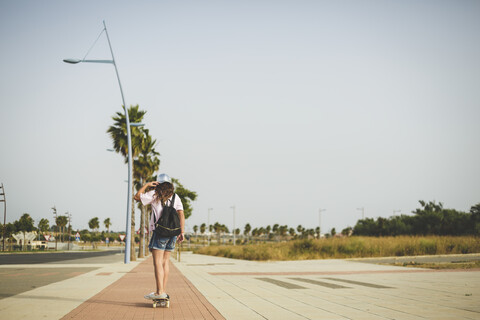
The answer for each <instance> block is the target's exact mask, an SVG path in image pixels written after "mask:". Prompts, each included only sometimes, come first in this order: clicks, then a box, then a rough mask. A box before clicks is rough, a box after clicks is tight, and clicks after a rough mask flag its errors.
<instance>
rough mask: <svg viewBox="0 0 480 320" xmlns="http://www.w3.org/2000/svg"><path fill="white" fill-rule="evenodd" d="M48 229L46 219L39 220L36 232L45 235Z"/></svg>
mask: <svg viewBox="0 0 480 320" xmlns="http://www.w3.org/2000/svg"><path fill="white" fill-rule="evenodd" d="M49 228H50V225H49V221H48V219H43V218H42V219H40V221H39V222H38V230H39V231H40V232H41V233H42V234H45V233H46V232H48V229H49Z"/></svg>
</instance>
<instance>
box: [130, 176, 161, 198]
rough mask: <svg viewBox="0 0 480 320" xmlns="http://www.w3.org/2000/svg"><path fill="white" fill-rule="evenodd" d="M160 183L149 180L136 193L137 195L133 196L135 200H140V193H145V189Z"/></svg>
mask: <svg viewBox="0 0 480 320" xmlns="http://www.w3.org/2000/svg"><path fill="white" fill-rule="evenodd" d="M158 184H159V183H158V182H157V181H152V182H147V183H145V184H144V185H143V187H141V188H140V190H138V192H137V194H136V195H135V197H133V198H134V199H135V200H137V201H140V195H141V194H142V193H145V190H147V188H154V187H156V186H157V185H158Z"/></svg>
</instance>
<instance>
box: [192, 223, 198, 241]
mask: <svg viewBox="0 0 480 320" xmlns="http://www.w3.org/2000/svg"><path fill="white" fill-rule="evenodd" d="M197 231H198V226H197V225H194V226H193V232H195V241H197Z"/></svg>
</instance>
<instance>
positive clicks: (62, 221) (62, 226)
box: [55, 216, 68, 241]
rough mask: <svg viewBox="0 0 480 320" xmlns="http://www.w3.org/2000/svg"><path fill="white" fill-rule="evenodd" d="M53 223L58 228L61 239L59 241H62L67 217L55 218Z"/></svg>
mask: <svg viewBox="0 0 480 320" xmlns="http://www.w3.org/2000/svg"><path fill="white" fill-rule="evenodd" d="M55 223H56V224H57V226H58V227H59V228H60V237H61V240H60V241H63V233H64V232H65V226H66V225H67V223H68V217H67V216H57V217H56V218H55Z"/></svg>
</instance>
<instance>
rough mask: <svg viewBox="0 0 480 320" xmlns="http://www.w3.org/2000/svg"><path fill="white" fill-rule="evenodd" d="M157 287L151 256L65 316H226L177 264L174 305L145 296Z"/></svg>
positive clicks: (172, 267) (171, 281)
mask: <svg viewBox="0 0 480 320" xmlns="http://www.w3.org/2000/svg"><path fill="white" fill-rule="evenodd" d="M154 288H155V280H154V273H153V263H152V258H151V257H149V258H147V259H146V260H145V261H143V262H141V263H140V264H139V265H138V266H137V267H135V268H134V269H133V270H131V271H130V272H128V273H126V274H125V275H124V276H123V277H122V278H120V279H119V280H117V281H116V282H114V283H113V284H111V285H110V286H108V287H107V288H105V289H104V290H102V291H101V292H100V293H98V294H97V295H95V296H93V297H92V298H90V299H89V300H87V301H86V302H84V303H83V304H81V305H80V306H78V307H77V308H75V309H74V310H72V311H71V312H70V313H68V314H67V315H65V316H64V317H63V318H62V319H92V320H95V319H99V320H100V319H101V320H107V319H116V320H117V319H136V320H137V319H224V318H223V317H222V316H221V315H220V313H219V312H218V311H217V310H216V309H215V308H214V307H213V306H212V305H211V304H210V303H209V302H208V301H207V300H206V299H205V297H204V296H203V295H202V294H201V293H200V292H199V291H198V290H197V289H196V288H195V287H194V286H193V285H192V283H191V282H190V281H189V280H188V279H187V278H185V277H184V276H183V275H182V274H181V273H180V271H179V270H178V269H177V268H176V267H175V265H174V264H173V263H171V264H170V275H169V280H168V293H169V295H170V297H171V298H170V308H155V309H154V308H153V306H152V302H151V301H149V300H146V299H145V298H144V297H143V296H144V295H145V294H148V293H149V292H151V291H154ZM149 290H150V291H149Z"/></svg>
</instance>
